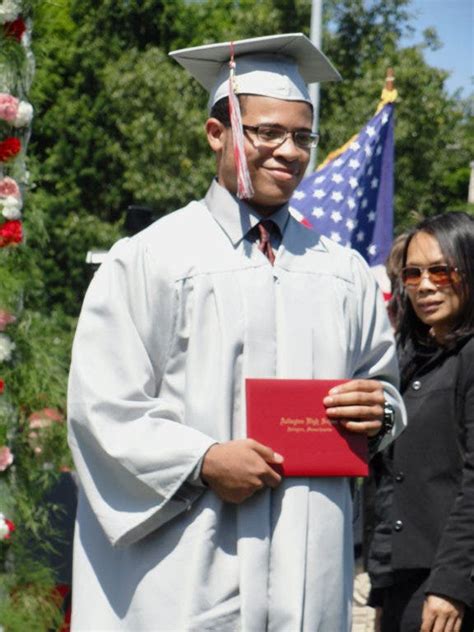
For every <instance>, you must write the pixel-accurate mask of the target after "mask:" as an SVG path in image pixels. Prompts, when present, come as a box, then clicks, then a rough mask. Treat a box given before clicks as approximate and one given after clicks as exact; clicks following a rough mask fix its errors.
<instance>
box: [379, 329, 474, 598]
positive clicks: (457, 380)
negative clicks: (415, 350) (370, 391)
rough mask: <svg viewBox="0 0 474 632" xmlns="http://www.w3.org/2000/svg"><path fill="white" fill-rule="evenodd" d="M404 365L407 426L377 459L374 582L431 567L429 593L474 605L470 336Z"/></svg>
mask: <svg viewBox="0 0 474 632" xmlns="http://www.w3.org/2000/svg"><path fill="white" fill-rule="evenodd" d="M406 366H408V369H409V370H410V375H409V379H406V380H405V384H402V394H403V399H404V401H405V405H406V407H407V413H408V426H407V428H406V430H405V431H404V432H403V433H402V434H401V436H400V437H399V438H398V439H397V440H396V441H395V442H394V444H393V445H392V446H390V447H389V448H388V449H387V450H386V451H385V452H384V453H383V454H382V455H379V456H378V457H376V459H375V461H374V474H375V478H376V483H377V493H376V509H375V511H376V525H375V530H374V536H373V540H372V545H371V549H370V554H369V561H368V570H369V574H370V576H371V582H372V586H373V588H374V589H381V588H383V587H385V586H388V585H391V584H392V583H393V582H394V576H393V573H392V571H394V570H395V571H397V570H406V569H430V571H431V572H430V576H429V580H428V583H427V592H429V593H436V594H439V595H444V596H446V597H451V598H453V599H457V600H459V601H463V602H464V603H465V604H466V605H467V606H468V607H470V608H473V607H474V578H473V569H474V338H473V337H470V338H469V339H468V340H464V341H463V342H462V343H460V344H458V345H457V347H456V348H455V349H452V350H450V351H448V350H438V351H437V352H434V353H432V354H431V355H427V356H424V357H420V355H419V354H418V355H416V354H414V355H413V356H412V357H411V358H410V359H409V360H408V365H406ZM376 593H377V590H375V591H374V595H373V599H372V603H373V605H376V602H377V599H376Z"/></svg>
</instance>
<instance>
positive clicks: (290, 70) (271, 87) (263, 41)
mask: <svg viewBox="0 0 474 632" xmlns="http://www.w3.org/2000/svg"><path fill="white" fill-rule="evenodd" d="M170 56H171V57H173V59H175V60H176V61H177V62H178V63H179V64H181V66H183V67H184V68H186V70H187V71H188V72H189V73H190V74H191V75H192V76H193V77H194V78H195V79H196V80H197V81H199V83H200V84H201V85H202V86H203V88H205V89H206V90H207V91H208V92H209V93H210V98H209V109H211V108H212V106H213V105H214V104H215V103H216V102H217V101H219V99H221V98H222V97H226V96H229V89H228V85H229V62H230V61H231V59H232V58H233V59H234V61H235V70H234V82H233V83H234V91H235V93H236V94H255V95H260V96H266V97H273V98H275V99H283V100H285V101H307V102H308V103H311V99H310V96H309V93H308V89H307V84H309V83H316V82H319V81H338V80H340V79H341V76H340V74H339V73H338V72H337V70H336V69H335V68H334V66H333V65H332V64H331V62H330V61H329V60H328V59H327V57H326V56H325V55H324V54H323V53H322V52H321V51H320V50H319V49H318V48H316V46H315V45H314V44H313V43H312V42H311V40H309V39H308V38H307V37H306V35H303V33H286V34H284V35H268V36H265V37H254V38H251V39H244V40H238V41H236V42H224V43H220V44H207V45H205V46H195V47H193V48H182V49H180V50H176V51H172V52H170Z"/></svg>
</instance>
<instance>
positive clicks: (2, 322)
mask: <svg viewBox="0 0 474 632" xmlns="http://www.w3.org/2000/svg"><path fill="white" fill-rule="evenodd" d="M15 321H16V318H15V316H13V314H10V312H7V310H6V309H0V331H5V329H6V328H7V325H11V324H12V323H14V322H15Z"/></svg>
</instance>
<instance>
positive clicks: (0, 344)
mask: <svg viewBox="0 0 474 632" xmlns="http://www.w3.org/2000/svg"><path fill="white" fill-rule="evenodd" d="M15 346H16V345H15V343H14V342H13V341H12V340H10V337H9V336H7V335H6V334H0V362H8V361H9V360H10V358H11V357H12V353H13V350H14V349H15Z"/></svg>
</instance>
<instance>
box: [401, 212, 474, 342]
mask: <svg viewBox="0 0 474 632" xmlns="http://www.w3.org/2000/svg"><path fill="white" fill-rule="evenodd" d="M421 231H423V232H424V233H428V234H429V235H431V236H432V237H434V238H435V239H436V240H437V242H438V243H439V246H440V248H441V252H442V253H443V255H444V257H445V258H446V263H449V264H450V265H452V266H454V267H455V268H458V269H459V270H460V271H461V284H460V286H459V290H458V289H456V291H458V292H459V294H460V296H461V310H460V312H459V316H458V318H457V319H456V322H455V323H454V326H453V328H452V330H451V331H450V332H449V334H448V335H447V336H446V340H445V345H446V346H455V345H456V344H457V343H458V341H460V340H462V339H464V338H466V337H467V336H470V335H472V334H473V333H474V217H473V216H472V215H469V214H468V213H464V212H463V211H450V212H447V213H442V214H440V215H435V216H433V217H428V218H426V219H424V220H423V221H422V222H420V223H419V224H418V225H417V226H415V228H414V229H413V230H412V231H410V233H409V234H408V236H407V240H406V242H405V248H404V250H403V266H405V265H406V260H407V252H408V246H409V245H410V242H411V240H412V239H413V237H414V236H415V235H416V234H417V233H419V232H421ZM401 307H402V309H401V314H400V319H399V321H398V334H399V343H400V345H401V347H402V349H403V348H404V347H405V346H406V344H407V343H408V342H411V343H412V344H413V346H414V347H415V348H416V347H419V346H420V345H425V344H429V340H430V336H429V329H430V327H429V326H428V325H425V324H424V323H423V322H422V321H421V320H420V319H419V318H418V316H417V315H416V314H415V311H414V309H413V307H412V305H411V303H410V300H409V298H408V296H407V293H406V291H404V292H403V293H402V297H401Z"/></svg>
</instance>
